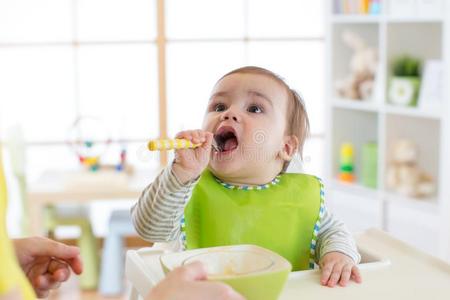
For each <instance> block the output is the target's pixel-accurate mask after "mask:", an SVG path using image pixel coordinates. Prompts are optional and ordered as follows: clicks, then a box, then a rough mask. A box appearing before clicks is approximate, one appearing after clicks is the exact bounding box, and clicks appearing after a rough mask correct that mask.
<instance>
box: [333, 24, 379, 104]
mask: <svg viewBox="0 0 450 300" xmlns="http://www.w3.org/2000/svg"><path fill="white" fill-rule="evenodd" d="M342 39H343V41H344V43H345V44H346V45H347V46H349V47H350V48H351V49H352V50H353V56H352V58H351V59H350V66H349V67H350V74H348V75H347V77H345V78H343V79H341V80H337V81H336V83H335V86H336V91H337V93H338V95H339V96H340V97H343V98H347V99H355V100H366V99H368V98H370V97H371V95H372V91H373V89H374V81H375V73H376V70H377V66H378V58H377V52H376V50H375V49H374V48H372V47H369V46H368V45H367V44H366V43H365V41H364V40H363V39H362V38H361V37H360V36H359V35H358V34H356V33H354V32H351V31H345V32H344V33H343V34H342Z"/></svg>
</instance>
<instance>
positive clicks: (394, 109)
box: [385, 104, 442, 120]
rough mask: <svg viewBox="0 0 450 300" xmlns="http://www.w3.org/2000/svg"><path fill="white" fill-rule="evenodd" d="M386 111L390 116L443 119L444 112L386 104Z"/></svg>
mask: <svg viewBox="0 0 450 300" xmlns="http://www.w3.org/2000/svg"><path fill="white" fill-rule="evenodd" d="M385 111H386V113H388V114H393V115H401V116H407V117H417V118H428V119H438V120H439V119H441V117H442V111H441V110H440V109H437V108H436V109H424V108H419V107H404V106H394V105H390V104H386V106H385Z"/></svg>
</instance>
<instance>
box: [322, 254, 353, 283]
mask: <svg viewBox="0 0 450 300" xmlns="http://www.w3.org/2000/svg"><path fill="white" fill-rule="evenodd" d="M319 265H320V268H321V269H322V276H321V278H320V283H321V284H322V285H327V286H329V287H334V286H335V285H336V284H337V283H338V282H339V284H340V285H341V286H346V285H347V283H348V281H349V279H350V278H351V279H353V280H354V281H356V282H357V283H361V274H360V273H359V269H358V267H357V266H356V265H355V263H354V262H353V260H352V259H351V258H350V257H349V256H347V255H345V254H343V253H340V252H329V253H327V254H325V255H324V256H323V257H322V259H321V260H320V263H319Z"/></svg>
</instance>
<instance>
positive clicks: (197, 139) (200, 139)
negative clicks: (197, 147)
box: [192, 130, 206, 144]
mask: <svg viewBox="0 0 450 300" xmlns="http://www.w3.org/2000/svg"><path fill="white" fill-rule="evenodd" d="M205 141H206V138H205V136H204V133H203V131H202V130H193V131H192V142H193V143H194V144H203V143H204V142H205Z"/></svg>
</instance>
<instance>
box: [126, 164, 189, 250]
mask: <svg viewBox="0 0 450 300" xmlns="http://www.w3.org/2000/svg"><path fill="white" fill-rule="evenodd" d="M196 182H197V181H196V180H194V181H190V182H188V183H186V184H183V183H181V182H180V180H179V179H178V178H177V177H176V175H175V174H174V172H173V170H172V165H170V166H168V167H167V168H165V169H164V170H163V171H162V172H161V173H160V174H159V175H158V176H157V177H156V179H155V181H153V182H152V183H151V184H150V185H149V186H148V187H147V188H146V189H145V190H144V191H143V192H142V194H141V196H140V198H139V201H138V202H137V203H136V204H135V205H134V206H133V207H132V209H131V215H132V220H133V224H134V227H135V229H136V231H137V233H138V234H139V235H140V236H141V237H142V238H144V239H145V240H148V241H152V242H169V241H173V240H177V239H178V237H179V235H180V221H181V217H182V216H183V210H184V207H185V205H186V203H187V201H188V199H189V198H190V197H191V194H192V190H193V188H194V186H195V184H196Z"/></svg>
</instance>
